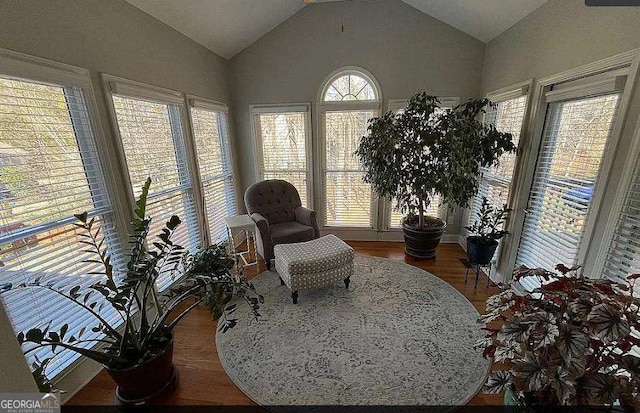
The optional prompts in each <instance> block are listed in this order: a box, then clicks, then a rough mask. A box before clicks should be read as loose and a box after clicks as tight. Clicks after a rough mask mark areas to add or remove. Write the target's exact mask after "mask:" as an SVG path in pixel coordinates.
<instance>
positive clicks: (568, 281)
mask: <svg viewBox="0 0 640 413" xmlns="http://www.w3.org/2000/svg"><path fill="white" fill-rule="evenodd" d="M556 269H557V271H558V272H557V273H554V272H551V271H547V270H544V269H528V268H526V267H521V268H519V269H517V270H516V271H515V273H514V279H513V281H514V283H519V282H520V281H521V280H522V279H524V278H527V277H533V278H535V279H536V281H537V284H538V285H540V287H538V288H535V289H534V290H533V291H529V292H527V293H525V294H524V295H518V294H516V293H515V292H514V291H513V290H512V289H509V290H505V291H503V292H501V293H499V294H497V295H494V296H493V297H491V298H489V299H488V300H487V313H486V314H484V315H482V316H481V317H480V321H481V322H482V323H483V324H485V325H486V328H485V329H486V331H487V334H486V337H485V338H484V339H482V340H480V341H479V342H478V343H477V347H480V348H482V349H484V355H485V357H487V358H492V359H493V362H494V363H502V364H501V366H506V367H498V368H497V369H496V370H495V371H492V372H491V373H490V375H489V378H488V380H487V383H486V385H485V388H484V390H485V392H487V393H500V392H505V403H506V404H517V405H523V406H527V407H529V408H532V409H533V410H540V411H543V410H544V406H556V405H579V406H587V405H588V406H592V405H612V404H614V403H619V404H620V405H622V406H623V407H624V409H626V410H627V411H631V412H634V411H635V412H637V411H640V394H639V391H640V354H639V353H638V349H639V347H640V315H639V311H640V310H639V309H640V298H638V297H637V296H635V295H634V283H635V282H636V280H637V279H638V278H640V274H635V275H631V276H629V278H628V280H627V282H617V281H612V280H608V279H591V278H587V277H585V276H584V275H583V274H582V273H581V272H580V269H579V267H574V268H567V267H566V266H564V265H561V264H560V265H558V266H557V267H556Z"/></svg>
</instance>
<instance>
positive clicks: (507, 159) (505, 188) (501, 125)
mask: <svg viewBox="0 0 640 413" xmlns="http://www.w3.org/2000/svg"><path fill="white" fill-rule="evenodd" d="M526 106H527V96H526V95H524V96H520V97H516V98H512V99H508V100H503V101H501V102H498V103H496V104H494V105H493V106H491V107H490V108H488V110H487V113H486V115H485V123H487V124H491V125H494V126H495V127H496V129H497V130H499V131H500V132H507V133H510V134H511V135H513V143H514V144H515V145H516V147H517V146H518V143H519V142H520V131H521V129H522V122H523V121H524V114H525V110H526ZM515 164H516V154H515V153H505V154H503V155H502V156H501V157H500V164H499V165H498V166H495V167H492V168H482V169H481V174H482V175H481V178H480V183H479V185H478V194H477V195H476V196H475V197H474V198H473V202H472V204H471V211H470V214H469V223H470V224H472V223H473V222H474V221H476V220H477V219H478V213H479V212H480V208H481V206H482V198H483V197H486V198H487V199H488V200H489V202H490V203H491V205H493V206H496V207H501V206H502V205H504V204H507V203H508V201H509V191H510V190H511V181H512V179H513V172H514V170H515Z"/></svg>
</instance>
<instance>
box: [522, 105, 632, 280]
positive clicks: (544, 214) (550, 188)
mask: <svg viewBox="0 0 640 413" xmlns="http://www.w3.org/2000/svg"><path fill="white" fill-rule="evenodd" d="M618 100H619V93H610V94H606V95H601V96H596V97H586V98H573V99H571V100H565V101H557V102H553V103H550V104H549V105H548V109H547V120H546V124H545V127H544V132H543V137H542V142H541V145H540V149H539V153H538V160H537V163H536V168H535V174H534V179H533V185H532V189H531V193H530V195H529V202H528V206H527V214H526V217H525V221H524V227H523V232H522V237H521V240H520V246H519V248H518V254H517V259H516V263H517V264H525V265H527V266H528V267H544V268H547V269H553V268H555V265H556V264H558V263H563V264H566V265H568V266H570V265H572V264H576V261H577V260H578V253H579V249H580V244H581V241H582V238H583V234H584V230H585V227H586V223H587V219H588V218H589V209H590V205H591V203H592V198H593V194H594V190H595V188H596V186H597V185H598V176H599V174H600V165H601V161H602V158H603V156H604V154H605V152H606V150H607V141H608V139H609V135H610V133H611V127H612V124H613V121H614V118H615V115H616V110H617V106H618Z"/></svg>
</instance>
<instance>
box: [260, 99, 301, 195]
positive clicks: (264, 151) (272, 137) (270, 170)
mask: <svg viewBox="0 0 640 413" xmlns="http://www.w3.org/2000/svg"><path fill="white" fill-rule="evenodd" d="M256 112H257V113H254V114H253V122H254V130H255V133H256V136H255V140H256V151H257V154H258V169H259V170H258V173H259V175H260V178H261V179H283V180H285V181H288V182H290V183H291V184H293V186H295V187H296V189H297V190H298V193H300V198H301V200H302V205H304V206H307V207H309V206H310V204H309V183H310V181H311V165H310V162H309V160H308V153H309V151H308V150H309V148H308V147H307V145H308V143H309V142H310V137H309V136H308V134H309V125H308V121H309V117H308V108H307V107H306V106H301V107H300V108H299V109H297V110H296V109H295V108H282V110H277V108H260V110H259V111H256Z"/></svg>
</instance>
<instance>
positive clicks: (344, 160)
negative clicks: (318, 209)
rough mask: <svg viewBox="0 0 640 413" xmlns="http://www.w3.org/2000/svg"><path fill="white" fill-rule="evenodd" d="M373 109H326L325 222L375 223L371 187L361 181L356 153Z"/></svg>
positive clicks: (354, 224)
mask: <svg viewBox="0 0 640 413" xmlns="http://www.w3.org/2000/svg"><path fill="white" fill-rule="evenodd" d="M376 115H377V111H372V110H345V111H327V112H326V113H325V125H324V126H325V136H326V147H325V151H326V152H325V154H326V163H325V177H324V186H325V187H324V194H325V202H326V203H325V214H326V216H325V225H326V226H344V227H368V228H371V227H372V226H373V216H374V214H373V213H372V209H373V206H372V200H373V194H372V190H371V186H370V185H369V184H366V183H364V182H363V181H362V178H363V176H364V172H362V169H361V167H360V163H359V162H358V159H357V157H356V156H355V155H354V153H355V151H356V149H357V148H358V143H359V142H360V138H361V137H362V136H363V135H364V134H365V133H366V130H367V122H368V120H369V119H370V118H372V117H374V116H376Z"/></svg>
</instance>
